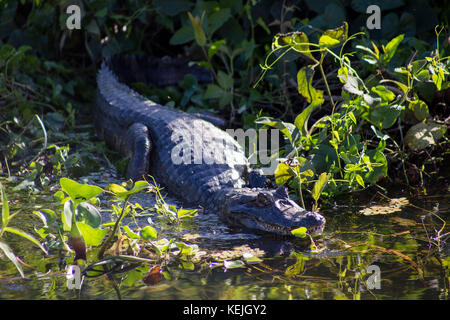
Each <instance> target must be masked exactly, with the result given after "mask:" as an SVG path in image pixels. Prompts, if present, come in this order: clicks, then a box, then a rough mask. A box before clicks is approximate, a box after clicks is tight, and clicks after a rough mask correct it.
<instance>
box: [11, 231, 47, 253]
mask: <svg viewBox="0 0 450 320" xmlns="http://www.w3.org/2000/svg"><path fill="white" fill-rule="evenodd" d="M3 231H6V232H9V233H13V234H16V235H18V236H21V237H22V238H25V239H27V240H29V241H31V242H33V243H34V244H35V245H37V246H38V247H39V248H40V249H41V250H42V251H44V253H45V254H47V250H45V248H44V247H43V246H42V245H41V243H40V242H39V241H37V240H36V238H35V237H33V236H32V235H31V234H29V233H26V232H25V231H22V230H19V229H16V228H12V227H5V228H4V229H3Z"/></svg>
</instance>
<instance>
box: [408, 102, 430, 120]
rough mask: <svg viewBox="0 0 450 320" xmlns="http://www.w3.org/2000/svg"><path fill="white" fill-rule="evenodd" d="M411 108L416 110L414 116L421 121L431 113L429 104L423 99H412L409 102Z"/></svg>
mask: <svg viewBox="0 0 450 320" xmlns="http://www.w3.org/2000/svg"><path fill="white" fill-rule="evenodd" d="M409 109H410V110H412V111H413V112H414V116H415V117H416V119H417V120H419V121H423V120H425V119H426V118H427V117H428V115H429V112H428V106H427V104H426V103H425V102H424V101H422V100H415V101H411V102H410V103H409Z"/></svg>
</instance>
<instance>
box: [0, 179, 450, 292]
mask: <svg viewBox="0 0 450 320" xmlns="http://www.w3.org/2000/svg"><path fill="white" fill-rule="evenodd" d="M99 180H102V179H101V177H99ZM103 181H104V180H103ZM109 182H111V181H109ZM388 194H389V196H390V197H391V198H394V199H397V200H394V201H390V202H389V200H387V199H385V196H383V195H381V194H376V193H375V194H373V193H371V194H368V193H366V194H365V196H364V194H363V195H358V197H353V198H345V199H337V200H336V203H334V204H331V205H329V206H328V207H324V208H322V210H321V211H322V213H323V214H324V216H325V217H326V219H327V225H326V228H325V230H324V233H323V234H322V236H319V237H315V238H314V243H315V245H316V246H317V248H318V250H317V251H312V250H311V247H310V243H309V241H305V240H302V239H286V238H277V237H274V236H270V235H262V234H254V233H247V232H245V230H236V229H234V230H233V229H230V228H228V227H227V226H225V225H224V224H223V223H222V222H221V221H220V220H219V219H218V218H217V216H216V215H215V214H213V213H208V214H205V213H203V214H199V215H198V216H197V217H196V218H194V220H193V221H191V222H188V223H183V224H182V227H181V228H175V229H174V228H173V227H170V226H167V227H166V228H162V229H161V230H160V237H166V238H171V237H175V238H177V239H180V240H182V241H185V242H186V243H189V244H197V245H198V246H199V248H200V249H201V250H204V251H205V252H206V254H205V256H203V258H202V259H200V260H199V261H198V262H195V263H193V264H189V263H186V262H185V263H184V264H183V263H182V261H179V260H176V259H172V260H171V261H170V262H167V261H162V260H161V261H159V262H155V264H161V266H162V270H163V271H164V276H163V278H162V280H161V281H160V282H158V283H157V284H154V285H147V284H145V283H144V282H143V281H142V279H143V278H144V277H145V276H146V275H147V273H148V272H149V270H150V268H151V267H153V265H154V264H152V265H145V264H139V265H136V268H134V269H131V271H127V272H121V273H116V274H114V275H113V276H112V277H113V278H114V281H113V280H111V277H110V278H108V277H107V276H105V275H104V276H99V277H96V278H85V279H84V281H83V285H82V289H81V290H76V289H72V290H71V289H68V287H67V279H66V277H65V264H64V263H65V262H67V261H69V260H70V259H68V260H66V261H64V260H61V259H60V258H59V255H58V252H57V251H55V250H53V251H52V250H51V251H50V252H51V254H50V255H48V256H44V254H43V253H42V251H40V250H39V249H38V248H37V247H36V246H35V245H33V244H31V243H29V242H27V241H25V240H22V239H20V238H18V237H17V236H14V235H6V237H5V238H4V239H3V240H4V241H5V240H6V242H7V243H8V244H9V245H10V246H11V247H12V248H13V250H14V252H15V253H16V254H18V255H19V256H20V258H21V259H22V260H23V261H25V262H26V263H27V265H28V266H24V271H25V273H26V279H22V278H21V277H20V275H19V274H18V272H17V270H16V269H15V267H14V266H13V265H12V264H11V263H10V262H9V260H7V259H5V257H3V258H2V259H0V299H74V298H76V299H118V298H122V299H151V300H155V299H258V300H262V299H448V293H449V280H450V258H449V253H450V247H449V245H448V243H445V241H444V240H446V237H442V238H440V239H439V240H440V242H437V239H435V240H434V243H433V242H432V241H433V238H436V236H437V235H438V233H437V232H438V231H439V230H440V228H441V227H442V225H443V222H442V221H441V220H439V219H438V218H436V217H435V215H434V214H437V215H439V217H441V218H442V219H444V220H445V221H446V222H447V224H448V223H449V214H448V211H449V210H448V207H449V195H448V193H434V194H431V195H428V196H423V197H409V196H406V195H404V194H397V195H395V196H393V195H392V194H390V193H388ZM8 196H9V199H10V201H12V200H14V199H18V200H19V202H18V203H16V204H14V203H12V204H11V210H12V211H15V210H16V209H17V208H18V207H21V208H22V209H23V211H22V212H21V213H20V214H19V216H18V220H16V223H17V226H18V227H22V228H25V229H26V230H27V231H28V232H30V233H33V229H32V227H30V228H26V226H30V225H31V222H34V223H37V222H38V220H36V218H35V217H33V216H31V215H30V212H31V210H36V206H42V207H49V206H51V205H52V204H53V205H54V203H53V200H52V199H51V197H50V196H49V195H47V196H42V195H40V194H37V195H32V194H31V195H30V194H24V193H23V192H18V193H13V192H10V191H8ZM356 198H357V199H358V200H356ZM136 200H137V201H138V202H141V203H143V205H148V206H151V205H152V200H151V197H149V196H148V195H141V196H139V197H138V198H137V199H136ZM146 201H147V202H146ZM168 201H169V202H172V203H174V204H176V205H180V204H179V203H177V202H176V201H175V200H173V199H169V200H168ZM370 204H373V205H378V207H372V208H371V209H370V210H369V209H366V210H365V211H362V210H363V209H364V207H367V205H370ZM103 206H104V207H108V206H107V203H103ZM386 210H388V211H394V212H392V213H387V214H386ZM361 212H366V213H369V214H370V213H384V214H378V215H364V214H362V213H361ZM106 215H107V214H106ZM19 218H20V219H19ZM146 219H147V216H145V217H143V218H142V221H143V222H142V221H141V222H139V223H143V224H145V223H146ZM447 232H449V228H448V227H447V226H445V228H444V229H443V230H441V232H440V235H443V234H445V233H447ZM430 239H431V240H430ZM245 255H247V256H248V255H253V256H254V257H258V258H259V259H261V261H260V262H259V263H256V262H255V263H247V264H242V266H241V267H239V268H232V267H233V265H232V264H229V265H228V266H229V268H224V266H223V260H226V261H236V260H243V256H245ZM93 257H95V252H90V253H88V261H90V262H94V261H95V259H93ZM126 265H127V266H131V267H134V265H132V264H130V263H128V264H126Z"/></svg>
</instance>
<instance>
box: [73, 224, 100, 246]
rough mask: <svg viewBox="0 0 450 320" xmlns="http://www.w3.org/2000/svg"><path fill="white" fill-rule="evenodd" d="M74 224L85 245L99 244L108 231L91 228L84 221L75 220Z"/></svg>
mask: <svg viewBox="0 0 450 320" xmlns="http://www.w3.org/2000/svg"><path fill="white" fill-rule="evenodd" d="M76 224H77V227H78V229H79V230H80V232H81V234H82V235H83V239H84V243H85V244H86V245H87V246H99V245H100V244H101V243H102V240H103V238H104V237H105V235H106V233H107V231H108V230H107V229H100V228H93V227H91V226H90V225H88V224H87V223H84V222H77V223H76Z"/></svg>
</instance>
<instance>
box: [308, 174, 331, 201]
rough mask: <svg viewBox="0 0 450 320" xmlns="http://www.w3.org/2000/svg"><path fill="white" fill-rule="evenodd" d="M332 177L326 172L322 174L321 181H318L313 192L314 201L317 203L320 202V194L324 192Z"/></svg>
mask: <svg viewBox="0 0 450 320" xmlns="http://www.w3.org/2000/svg"><path fill="white" fill-rule="evenodd" d="M330 177H331V174H329V173H326V172H322V173H321V174H320V176H319V179H317V181H316V183H315V184H314V187H313V190H312V197H313V198H314V200H316V201H317V200H319V198H320V194H321V193H322V190H323V189H324V188H325V186H326V184H327V182H328V180H329V179H330Z"/></svg>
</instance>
